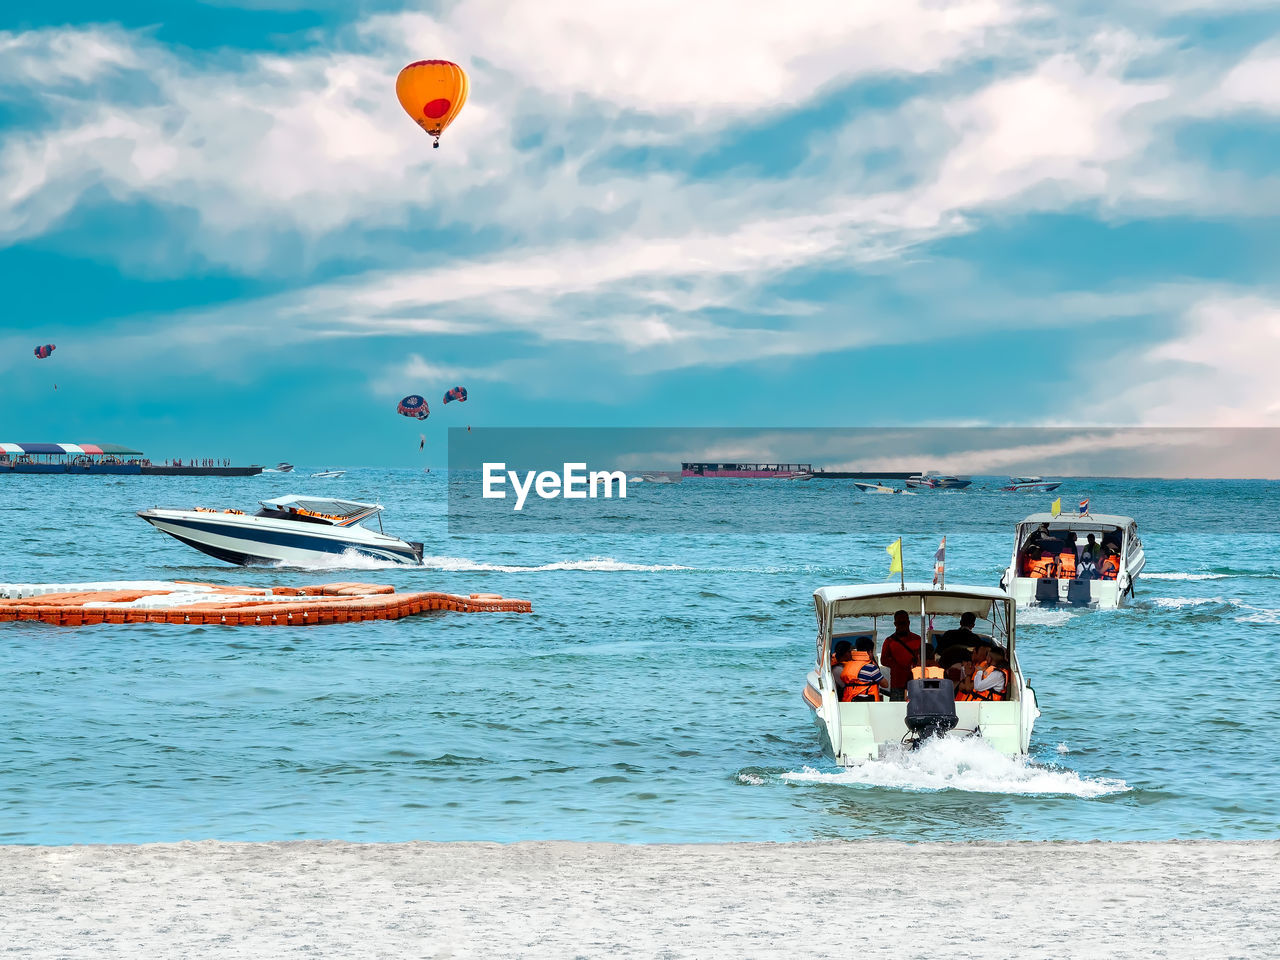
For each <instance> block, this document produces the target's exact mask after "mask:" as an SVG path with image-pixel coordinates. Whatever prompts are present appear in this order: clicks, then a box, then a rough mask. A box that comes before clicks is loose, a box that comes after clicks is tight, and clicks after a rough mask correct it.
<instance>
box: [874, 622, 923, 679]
mask: <svg viewBox="0 0 1280 960" xmlns="http://www.w3.org/2000/svg"><path fill="white" fill-rule="evenodd" d="M893 626H894V630H893V633H891V634H889V636H888V637H886V638H885V641H884V646H883V647H881V648H880V662H881V663H883V664H884V665H885V666H886V667H888V668H889V699H890V700H903V699H905V698H906V691H907V681H908V680H910V679H911V668H912V667H918V666H920V637H919V635H918V634H915V633H912V632H911V615H910V614H909V613H907V611H905V610H899V611H898V612H897V613H895V614H894V615H893Z"/></svg>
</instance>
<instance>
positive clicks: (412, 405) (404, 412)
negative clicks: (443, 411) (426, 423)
mask: <svg viewBox="0 0 1280 960" xmlns="http://www.w3.org/2000/svg"><path fill="white" fill-rule="evenodd" d="M396 413H398V414H400V416H402V417H417V418H418V419H419V420H425V419H427V417H429V416H431V410H430V409H429V408H428V407H427V401H426V398H425V397H421V396H419V395H418V394H416V393H411V394H409V396H407V397H405V398H404V399H403V400H401V401H400V404H399V406H397V407H396Z"/></svg>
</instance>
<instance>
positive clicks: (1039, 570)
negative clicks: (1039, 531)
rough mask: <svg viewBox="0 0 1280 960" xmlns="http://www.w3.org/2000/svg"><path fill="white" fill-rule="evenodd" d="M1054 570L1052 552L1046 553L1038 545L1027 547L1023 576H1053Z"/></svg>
mask: <svg viewBox="0 0 1280 960" xmlns="http://www.w3.org/2000/svg"><path fill="white" fill-rule="evenodd" d="M1056 572H1057V571H1056V569H1055V566H1054V562H1053V555H1052V554H1046V553H1045V552H1044V551H1043V550H1041V549H1040V548H1039V547H1029V548H1028V549H1027V562H1026V565H1025V573H1024V576H1028V577H1031V578H1033V579H1036V580H1042V579H1045V578H1051V577H1053V576H1054V575H1055V574H1056Z"/></svg>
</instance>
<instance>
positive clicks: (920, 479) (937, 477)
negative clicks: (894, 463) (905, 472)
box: [903, 470, 973, 490]
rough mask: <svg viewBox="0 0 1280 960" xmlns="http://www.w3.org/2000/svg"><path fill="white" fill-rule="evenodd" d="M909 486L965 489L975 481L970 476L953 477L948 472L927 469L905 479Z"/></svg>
mask: <svg viewBox="0 0 1280 960" xmlns="http://www.w3.org/2000/svg"><path fill="white" fill-rule="evenodd" d="M903 482H904V483H905V484H906V485H907V486H908V487H924V488H927V489H929V490H963V489H964V488H965V487H967V486H969V484H971V483H973V481H972V480H970V479H969V478H968V477H953V476H949V475H947V474H942V473H935V472H934V471H932V470H926V471H925V472H924V473H917V474H916V475H915V476H914V477H907V479H906V480H904V481H903Z"/></svg>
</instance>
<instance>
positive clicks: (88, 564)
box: [0, 469, 1280, 844]
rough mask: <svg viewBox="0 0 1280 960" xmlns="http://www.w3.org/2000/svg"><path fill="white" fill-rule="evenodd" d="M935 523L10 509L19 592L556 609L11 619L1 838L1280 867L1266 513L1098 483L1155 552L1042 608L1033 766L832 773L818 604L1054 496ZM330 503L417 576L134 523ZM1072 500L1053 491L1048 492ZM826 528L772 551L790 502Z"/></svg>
mask: <svg viewBox="0 0 1280 960" xmlns="http://www.w3.org/2000/svg"><path fill="white" fill-rule="evenodd" d="M996 486H997V484H996V483H995V482H994V481H979V482H978V483H977V484H975V486H974V487H972V488H970V489H968V490H962V491H921V493H920V495H919V496H916V497H901V496H883V495H881V496H875V495H865V494H860V493H858V492H857V491H856V490H855V489H854V487H853V486H852V484H849V483H843V482H838V481H814V482H810V483H790V482H786V481H732V480H688V481H685V482H684V483H680V484H663V485H659V484H649V485H639V486H633V487H632V489H631V490H630V491H629V502H630V503H631V504H632V506H633V507H634V506H636V501H639V505H640V506H642V505H643V503H644V502H645V498H650V499H652V500H654V502H656V498H665V501H664V503H665V508H666V509H667V510H668V511H670V510H671V509H677V510H679V509H687V510H688V511H690V515H691V516H693V515H695V514H696V513H697V511H698V510H699V503H700V502H703V503H705V502H706V500H705V498H708V497H714V498H716V499H717V502H723V500H725V499H727V500H729V501H730V503H731V505H732V507H733V512H734V514H735V515H736V516H738V517H740V518H742V517H745V518H748V519H749V520H750V521H751V522H750V523H749V524H748V527H749V528H751V527H753V526H754V528H755V529H757V530H758V532H757V533H752V534H741V533H735V534H725V535H721V536H717V535H713V534H706V533H702V534H679V535H676V534H664V535H661V536H643V535H641V536H636V535H617V536H611V535H610V534H609V533H608V532H607V531H606V532H602V531H599V530H597V531H596V532H593V533H591V534H589V535H586V534H582V535H577V534H575V535H565V534H561V535H537V536H525V535H516V534H513V535H509V536H502V535H486V536H467V537H452V538H451V537H449V536H448V532H447V526H446V514H445V511H446V496H445V478H444V477H443V476H442V475H440V474H434V473H433V474H430V475H428V474H423V473H419V472H411V471H393V470H373V469H367V470H360V469H353V470H351V471H349V472H348V473H347V475H346V476H345V477H343V478H340V479H336V480H308V479H305V478H304V477H303V476H300V475H293V476H290V475H278V474H264V475H263V476H260V477H252V478H150V477H129V478H114V477H66V476H57V477H40V476H22V477H5V478H0V530H2V531H3V536H4V547H3V554H2V559H0V582H13V581H19V582H71V581H86V580H114V579H188V580H205V581H215V582H223V583H256V584H288V585H302V584H307V583H317V582H326V581H332V580H366V581H372V582H381V583H391V584H394V585H395V586H396V588H397V589H399V590H417V589H422V590H448V591H453V592H458V593H469V592H496V593H502V594H504V595H507V596H514V597H523V598H528V599H530V600H532V601H533V605H534V613H533V614H531V615H518V614H487V615H478V614H474V615H468V614H457V613H440V614H433V615H427V616H420V617H413V618H409V619H405V620H401V621H397V622H376V623H362V624H350V625H340V626H339V625H334V626H317V627H299V628H283V627H274V628H273V627H235V628H227V627H221V628H220V627H182V626H176V625H166V624H139V625H125V626H108V625H103V626H91V627H80V628H59V627H54V626H47V625H44V624H36V623H5V624H0V665H2V672H0V678H2V680H3V690H4V695H3V697H0V729H3V731H4V734H3V740H2V741H0V840H3V841H4V842H8V843H39V844H65V843H112V842H142V841H170V840H179V839H199V838H217V839H223V840H280V839H291V838H343V839H351V840H412V839H422V840H497V841H514V840H524V839H570V840H614V841H624V842H645V841H732V840H807V839H820V838H821V839H826V838H853V837H879V838H897V839H903V840H925V839H933V840H979V839H981V840H1004V839H1072V840H1084V839H1093V838H1098V839H1106V840H1132V839H1151V840H1154V839H1167V838H1192V837H1207V838H1224V839H1226V838H1231V839H1240V838H1253V837H1268V836H1275V834H1276V831H1277V828H1278V827H1280V813H1278V812H1277V810H1278V809H1280V808H1277V805H1276V803H1275V798H1276V796H1277V795H1280V773H1278V771H1280V746H1278V745H1277V738H1276V722H1277V719H1278V718H1277V709H1276V702H1277V699H1276V690H1277V688H1278V687H1277V678H1276V673H1277V670H1276V664H1275V660H1276V657H1277V656H1278V655H1280V559H1277V555H1278V553H1280V536H1277V534H1276V533H1275V525H1276V522H1277V511H1276V510H1275V508H1274V504H1275V500H1276V495H1277V492H1280V484H1276V483H1274V482H1271V483H1266V482H1243V481H1240V482H1228V481H1218V482H1196V481H1155V480H1141V481H1137V480H1072V481H1068V482H1067V483H1066V484H1064V486H1063V488H1062V490H1061V493H1062V495H1063V500H1064V503H1068V504H1072V505H1073V504H1074V502H1075V499H1076V498H1077V497H1079V498H1083V497H1086V496H1088V497H1090V498H1091V508H1092V510H1094V511H1095V512H1106V513H1122V514H1128V515H1131V516H1134V517H1136V518H1137V519H1138V521H1139V526H1140V532H1141V535H1142V537H1143V540H1144V543H1145V546H1146V550H1147V557H1148V561H1147V570H1146V572H1145V573H1144V574H1143V576H1142V577H1141V578H1140V579H1139V581H1138V584H1137V596H1136V599H1135V602H1134V603H1133V604H1132V605H1131V606H1128V607H1126V608H1124V609H1121V610H1112V611H1097V610H1094V611H1090V610H1081V611H1061V610H1052V609H1033V610H1028V611H1023V612H1022V614H1021V616H1020V620H1019V631H1018V647H1017V651H1018V657H1019V659H1020V661H1021V664H1022V668H1023V671H1024V673H1025V675H1026V677H1027V679H1028V680H1029V681H1030V683H1031V684H1032V685H1033V686H1034V688H1035V690H1036V694H1037V697H1038V700H1039V703H1040V709H1041V711H1042V714H1043V715H1042V716H1041V717H1040V719H1039V721H1038V722H1037V723H1036V727H1035V734H1034V736H1033V738H1032V742H1031V756H1030V757H1029V758H1008V757H1004V756H1001V755H999V754H996V753H994V752H993V751H991V750H989V749H988V748H986V747H985V746H984V745H983V744H981V743H978V742H973V741H958V740H957V741H950V742H944V743H939V744H935V745H931V746H929V747H928V748H927V749H923V750H920V751H917V752H916V753H909V752H902V753H895V754H893V755H891V756H889V757H886V758H885V759H883V760H881V761H878V762H874V763H870V764H867V765H865V766H862V767H858V768H854V769H850V770H843V771H842V770H840V769H839V768H837V767H835V766H834V765H833V764H831V763H830V762H829V761H827V760H826V759H824V757H823V756H822V754H821V752H820V750H819V747H818V737H817V733H816V730H815V728H814V727H813V725H812V721H811V718H810V713H809V710H808V708H807V707H806V706H805V704H804V702H803V701H802V700H801V696H800V694H801V690H802V688H803V685H804V677H805V673H806V672H807V671H808V670H810V669H811V668H812V666H813V660H814V638H815V629H816V628H815V620H814V614H813V607H812V593H813V590H814V589H815V588H816V587H819V586H824V585H830V584H841V583H868V582H870V583H875V582H886V581H887V565H888V557H887V555H886V553H885V551H884V547H885V545H886V544H888V543H889V542H891V541H892V540H893V539H895V538H896V537H897V536H899V535H900V534H902V535H904V554H905V559H906V565H907V572H908V577H909V578H915V579H924V580H928V579H929V578H930V576H931V574H932V564H933V551H934V549H935V547H936V545H937V541H938V538H939V537H940V536H941V535H943V534H946V535H947V537H948V540H947V580H948V582H949V583H952V584H983V585H995V584H996V582H997V581H998V580H999V577H1000V573H1001V571H1002V569H1003V567H1004V566H1006V565H1007V563H1008V561H1009V557H1010V554H1011V550H1012V530H1013V524H1014V523H1015V522H1016V521H1017V520H1019V519H1021V518H1022V517H1023V516H1025V515H1026V514H1028V513H1031V512H1033V511H1036V510H1043V509H1046V508H1047V505H1048V501H1049V497H1047V496H1045V495H1042V494H1033V495H1027V494H1011V493H1003V492H1000V491H998V490H997V489H996ZM301 492H311V493H317V494H328V495H332V496H341V497H349V498H355V499H363V498H378V499H380V501H381V502H382V503H383V504H384V505H385V506H386V508H387V509H386V513H385V521H384V522H385V524H386V527H387V530H388V532H391V533H394V534H396V535H399V536H402V537H404V538H406V539H411V540H422V541H424V542H425V543H426V554H427V559H426V563H425V565H424V566H423V567H422V568H404V567H379V566H378V565H375V564H361V563H359V562H355V561H350V560H347V561H338V562H336V563H335V564H334V565H333V566H331V567H329V568H326V569H317V570H299V569H250V570H242V569H238V568H234V567H230V566H227V565H224V564H221V563H218V562H216V561H214V560H212V559H210V558H206V557H204V556H203V555H202V554H199V553H197V552H195V551H194V550H192V549H191V548H189V547H186V546H184V545H183V544H181V543H179V542H177V541H175V540H172V539H170V538H168V537H165V536H164V535H162V534H160V533H159V532H158V531H156V530H154V529H153V528H151V527H150V526H148V525H147V524H146V523H144V522H143V521H141V520H139V519H137V518H136V517H135V515H134V512H135V511H136V510H137V509H139V508H142V507H146V506H150V505H153V504H157V503H159V504H162V505H175V506H188V507H189V506H194V505H197V504H199V505H209V506H216V507H237V508H240V509H248V508H250V507H252V505H253V504H254V502H255V501H256V500H258V499H265V498H267V497H274V496H280V495H283V494H286V493H301ZM1055 495H1056V494H1055ZM788 497H791V498H797V497H798V498H804V500H805V503H806V504H807V508H808V509H811V510H812V511H813V512H814V515H817V516H821V517H823V518H824V522H823V524H822V526H823V528H824V529H825V530H826V532H824V533H820V534H819V533H812V534H806V535H780V534H777V533H774V532H773V528H772V527H771V525H770V518H771V516H773V514H774V512H775V511H776V509H777V505H778V503H779V502H780V498H788Z"/></svg>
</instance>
